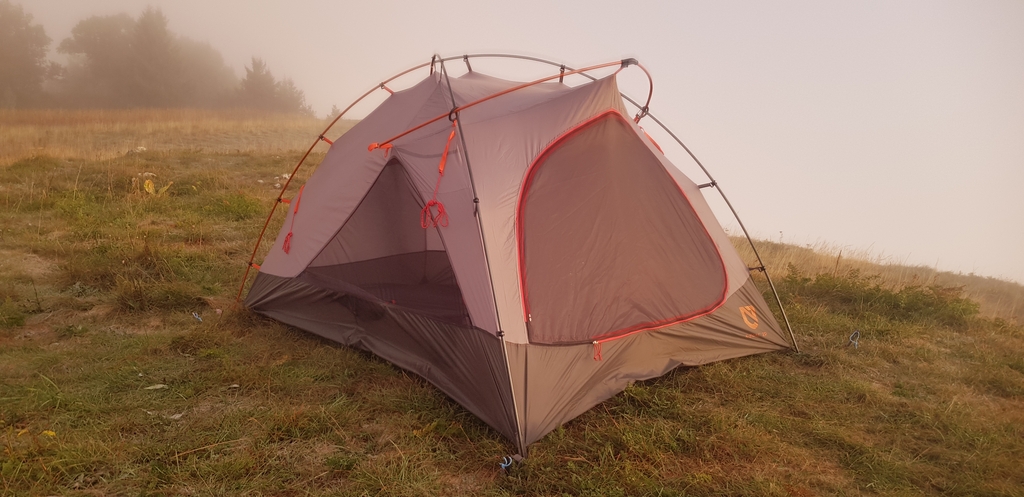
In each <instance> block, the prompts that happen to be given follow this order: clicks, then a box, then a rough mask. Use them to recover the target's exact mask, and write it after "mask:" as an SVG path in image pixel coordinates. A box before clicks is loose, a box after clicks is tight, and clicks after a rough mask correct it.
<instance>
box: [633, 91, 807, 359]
mask: <svg viewBox="0 0 1024 497" xmlns="http://www.w3.org/2000/svg"><path fill="white" fill-rule="evenodd" d="M623 97H624V98H626V99H627V100H629V101H630V102H631V103H633V105H637V104H636V102H633V100H632V99H630V98H629V97H626V96H625V95H623ZM647 116H648V117H650V118H651V120H653V121H654V122H656V123H658V126H661V129H663V130H665V132H666V133H668V134H669V136H671V137H672V139H674V140H675V141H676V143H678V144H679V146H681V147H683V150H685V151H686V153H687V154H690V158H691V159H693V161H694V162H696V163H697V165H698V166H700V169H701V171H704V175H705V176H707V177H708V179H709V180H711V183H710V185H709V186H714V187H715V189H716V190H718V194H719V195H721V196H722V200H725V205H727V206H729V210H730V211H732V216H733V217H734V218H735V219H736V222H738V223H739V224H740V229H742V230H743V236H745V237H746V238H747V243H749V244H750V248H751V249H752V250H753V251H754V257H756V258H757V263H758V265H759V266H760V267H759V269H761V272H763V273H764V278H765V279H766V280H768V286H769V287H770V288H771V289H772V294H773V295H774V296H775V302H776V303H777V304H779V311H781V312H782V319H783V320H784V321H785V322H786V329H787V330H789V338H790V340H792V341H793V350H795V351H797V352H800V346H799V345H797V343H796V335H795V334H794V333H793V326H792V325H791V324H790V323H789V317H788V316H786V308H785V307H783V305H782V299H781V298H780V297H779V292H778V291H777V290H776V289H775V284H774V283H772V277H771V276H769V275H768V269H767V268H765V265H764V261H763V260H761V254H760V253H758V251H757V247H756V246H755V245H754V240H753V239H751V238H750V233H749V232H747V227H746V226H744V225H743V220H742V219H740V216H739V214H737V213H736V209H735V208H733V206H732V202H730V201H729V197H726V196H725V192H724V191H722V187H720V186H718V182H717V181H715V178H714V177H712V176H711V173H709V172H708V170H707V168H706V167H704V164H702V163H701V162H700V160H699V159H697V156H696V155H694V153H693V152H692V151H690V147H687V146H686V144H685V143H683V141H682V140H680V139H679V137H678V136H676V134H675V133H673V132H672V130H670V129H668V126H665V124H664V123H662V122H661V121H659V120H658V119H657V118H656V117H654V115H653V114H647Z"/></svg>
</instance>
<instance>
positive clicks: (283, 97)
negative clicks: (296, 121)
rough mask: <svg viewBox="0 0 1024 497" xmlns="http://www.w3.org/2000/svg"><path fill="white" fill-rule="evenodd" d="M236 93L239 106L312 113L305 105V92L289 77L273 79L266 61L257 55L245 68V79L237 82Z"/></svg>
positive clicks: (310, 114)
mask: <svg viewBox="0 0 1024 497" xmlns="http://www.w3.org/2000/svg"><path fill="white" fill-rule="evenodd" d="M237 95H238V98H237V102H238V105H239V106H241V107H246V108H250V109H261V110H269V111H274V112H298V113H301V114H306V115H309V116H312V115H313V109H312V108H311V107H310V106H309V105H306V94H305V93H303V91H302V90H300V89H299V88H298V87H296V86H295V83H294V82H293V81H292V80H291V79H289V78H284V79H282V80H281V81H277V80H275V79H274V75H273V74H271V73H270V69H269V68H268V67H267V63H266V62H264V61H263V59H261V58H259V57H253V58H252V65H251V66H249V67H246V68H245V79H243V80H242V82H241V84H239V86H238V94H237Z"/></svg>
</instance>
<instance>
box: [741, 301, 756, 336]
mask: <svg viewBox="0 0 1024 497" xmlns="http://www.w3.org/2000/svg"><path fill="white" fill-rule="evenodd" d="M740 316H741V317H742V318H743V323H744V324H746V325H747V327H749V328H750V329H752V330H756V329H757V325H758V324H759V323H758V322H757V309H754V306H752V305H745V306H743V307H740Z"/></svg>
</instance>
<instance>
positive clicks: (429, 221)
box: [420, 119, 459, 229]
mask: <svg viewBox="0 0 1024 497" xmlns="http://www.w3.org/2000/svg"><path fill="white" fill-rule="evenodd" d="M458 125H459V120H458V119H453V120H452V131H451V133H448V142H447V143H445V144H444V152H442V153H441V162H440V163H439V164H438V165H437V183H435V184H434V196H433V198H431V199H430V200H429V201H427V205H424V206H423V210H422V211H420V226H422V227H423V229H427V228H433V227H436V226H441V227H442V228H443V227H446V226H448V213H447V212H445V210H444V204H442V203H441V201H440V200H438V199H437V190H438V189H439V188H440V187H441V178H442V177H444V165H445V164H446V163H447V162H448V150H450V149H451V146H452V139H453V138H455V130H456V128H457V127H458ZM435 206H436V207H437V215H436V216H435V215H434V211H433V210H431V208H432V207H435Z"/></svg>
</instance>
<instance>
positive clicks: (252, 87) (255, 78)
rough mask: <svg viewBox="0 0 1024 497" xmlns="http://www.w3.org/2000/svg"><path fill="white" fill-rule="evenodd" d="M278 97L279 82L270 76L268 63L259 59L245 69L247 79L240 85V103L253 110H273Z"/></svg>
mask: <svg viewBox="0 0 1024 497" xmlns="http://www.w3.org/2000/svg"><path fill="white" fill-rule="evenodd" d="M276 96H277V82H276V81H275V80H274V75H273V74H270V69H268V68H267V63H266V62H264V61H263V59H261V58H259V57H253V58H252V65H251V66H249V67H246V68H245V78H244V79H242V82H241V83H240V84H239V85H238V103H239V105H241V106H242V107H248V108H251V109H265V110H273V107H274V100H276Z"/></svg>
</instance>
